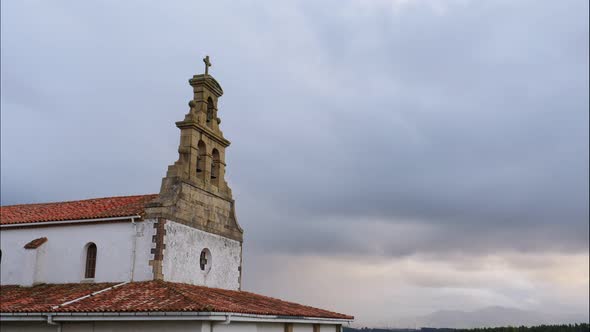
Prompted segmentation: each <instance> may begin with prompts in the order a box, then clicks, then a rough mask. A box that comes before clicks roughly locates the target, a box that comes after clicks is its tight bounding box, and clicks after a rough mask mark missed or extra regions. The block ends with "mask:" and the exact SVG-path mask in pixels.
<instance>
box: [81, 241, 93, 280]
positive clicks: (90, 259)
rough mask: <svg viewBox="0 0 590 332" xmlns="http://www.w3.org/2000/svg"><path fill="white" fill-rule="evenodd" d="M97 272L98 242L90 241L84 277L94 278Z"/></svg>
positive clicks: (87, 248)
mask: <svg viewBox="0 0 590 332" xmlns="http://www.w3.org/2000/svg"><path fill="white" fill-rule="evenodd" d="M95 274H96V244H94V243H89V244H88V245H87V246H86V268H85V269H84V278H86V279H93V278H94V275H95Z"/></svg>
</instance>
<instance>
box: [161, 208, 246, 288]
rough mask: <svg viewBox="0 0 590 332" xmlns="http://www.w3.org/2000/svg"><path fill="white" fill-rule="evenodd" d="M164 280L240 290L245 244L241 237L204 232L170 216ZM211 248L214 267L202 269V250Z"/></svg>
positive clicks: (167, 230)
mask: <svg viewBox="0 0 590 332" xmlns="http://www.w3.org/2000/svg"><path fill="white" fill-rule="evenodd" d="M165 228H166V236H165V239H164V243H165V245H166V249H164V261H163V263H162V271H163V274H164V280H166V281H173V282H183V283H188V284H194V285H202V286H208V287H217V288H225V289H233V290H237V289H239V287H240V283H239V278H240V271H239V268H240V263H241V252H242V245H241V244H240V242H238V241H234V240H230V239H228V238H225V237H222V236H219V235H215V234H211V233H207V232H203V231H201V230H198V229H195V228H192V227H188V226H185V225H182V224H179V223H177V222H174V221H170V220H168V221H167V222H166V227H165ZM205 248H207V249H209V251H210V252H211V259H210V264H211V269H210V270H209V271H202V270H201V268H200V265H199V259H200V256H201V251H202V250H203V249H205Z"/></svg>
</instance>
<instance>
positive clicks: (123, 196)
mask: <svg viewBox="0 0 590 332" xmlns="http://www.w3.org/2000/svg"><path fill="white" fill-rule="evenodd" d="M157 195H158V194H156V193H154V194H140V195H119V196H106V197H93V198H84V199H73V200H68V201H53V202H43V203H21V204H12V205H0V207H2V208H4V207H15V206H25V205H26V206H31V205H48V204H60V203H74V202H85V201H94V200H98V199H112V198H132V197H145V196H157Z"/></svg>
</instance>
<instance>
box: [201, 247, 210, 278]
mask: <svg viewBox="0 0 590 332" xmlns="http://www.w3.org/2000/svg"><path fill="white" fill-rule="evenodd" d="M199 266H200V267H201V271H205V273H207V272H209V270H211V251H209V249H207V248H205V249H203V251H201V257H200V258H199Z"/></svg>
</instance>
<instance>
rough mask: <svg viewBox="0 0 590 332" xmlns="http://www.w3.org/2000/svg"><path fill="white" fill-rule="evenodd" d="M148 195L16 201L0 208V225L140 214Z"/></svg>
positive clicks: (153, 196) (151, 197)
mask: <svg viewBox="0 0 590 332" xmlns="http://www.w3.org/2000/svg"><path fill="white" fill-rule="evenodd" d="M156 197H158V195H157V194H152V195H136V196H119V197H103V198H92V199H85V200H81V201H69V202H55V203H41V204H19V205H7V206H1V207H0V224H2V225H8V224H11V225H12V224H28V223H40V222H47V221H67V220H81V219H96V218H112V217H128V216H133V215H142V214H143V212H144V210H145V204H147V203H149V202H150V201H152V200H153V199H155V198H156Z"/></svg>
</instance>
